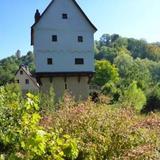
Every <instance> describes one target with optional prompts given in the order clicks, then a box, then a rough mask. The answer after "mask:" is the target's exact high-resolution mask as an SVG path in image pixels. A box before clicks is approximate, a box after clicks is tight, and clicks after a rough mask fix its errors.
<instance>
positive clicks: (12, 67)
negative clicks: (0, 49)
mask: <svg viewBox="0 0 160 160" xmlns="http://www.w3.org/2000/svg"><path fill="white" fill-rule="evenodd" d="M22 64H25V65H27V66H28V67H29V69H30V71H31V72H33V71H34V70H35V65H34V56H33V53H32V52H28V53H27V55H26V56H21V53H20V51H19V50H18V51H17V52H16V54H15V56H11V57H8V58H5V59H2V60H0V75H1V76H0V86H1V85H5V84H7V83H9V82H11V81H13V80H14V77H15V73H16V71H17V70H18V68H19V66H20V65H22Z"/></svg>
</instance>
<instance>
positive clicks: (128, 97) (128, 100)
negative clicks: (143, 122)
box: [120, 81, 146, 112]
mask: <svg viewBox="0 0 160 160" xmlns="http://www.w3.org/2000/svg"><path fill="white" fill-rule="evenodd" d="M120 102H121V103H122V105H123V106H127V107H132V108H134V109H135V110H136V111H138V112H140V111H141V110H142V108H143V106H144V105H145V104H146V97H145V95H144V93H143V91H142V90H141V89H140V88H138V87H137V83H136V82H135V81H134V82H132V83H131V84H130V85H129V87H128V88H127V89H126V90H124V93H123V95H122V96H121V97H120Z"/></svg>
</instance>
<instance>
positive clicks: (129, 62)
mask: <svg viewBox="0 0 160 160" xmlns="http://www.w3.org/2000/svg"><path fill="white" fill-rule="evenodd" d="M129 53H130V52H129V51H127V50H126V49H125V48H123V49H120V50H119V55H118V56H117V57H116V58H115V59H114V64H115V66H116V67H117V68H118V69H119V74H120V76H121V77H122V78H126V75H127V73H128V72H129V70H130V68H132V66H133V62H134V61H133V58H132V57H131V56H130V55H129Z"/></svg>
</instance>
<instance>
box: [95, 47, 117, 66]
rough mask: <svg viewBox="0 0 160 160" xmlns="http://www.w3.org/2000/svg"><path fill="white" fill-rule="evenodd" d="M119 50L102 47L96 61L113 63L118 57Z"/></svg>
mask: <svg viewBox="0 0 160 160" xmlns="http://www.w3.org/2000/svg"><path fill="white" fill-rule="evenodd" d="M117 54H118V53H117V50H116V49H115V48H111V47H106V46H102V47H101V50H100V52H99V53H98V54H96V55H95V58H96V60H102V59H105V60H108V61H110V62H111V63H113V61H114V58H115V57H116V56H117Z"/></svg>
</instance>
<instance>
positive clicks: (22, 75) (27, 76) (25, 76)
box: [15, 67, 39, 91]
mask: <svg viewBox="0 0 160 160" xmlns="http://www.w3.org/2000/svg"><path fill="white" fill-rule="evenodd" d="M15 81H16V82H17V81H18V83H19V85H20V87H21V89H22V90H33V91H35V90H38V89H39V85H38V83H37V82H36V80H35V79H34V78H33V77H32V75H31V73H30V72H29V71H27V70H26V69H24V68H23V67H20V68H19V70H18V71H17V72H16V74H15Z"/></svg>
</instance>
